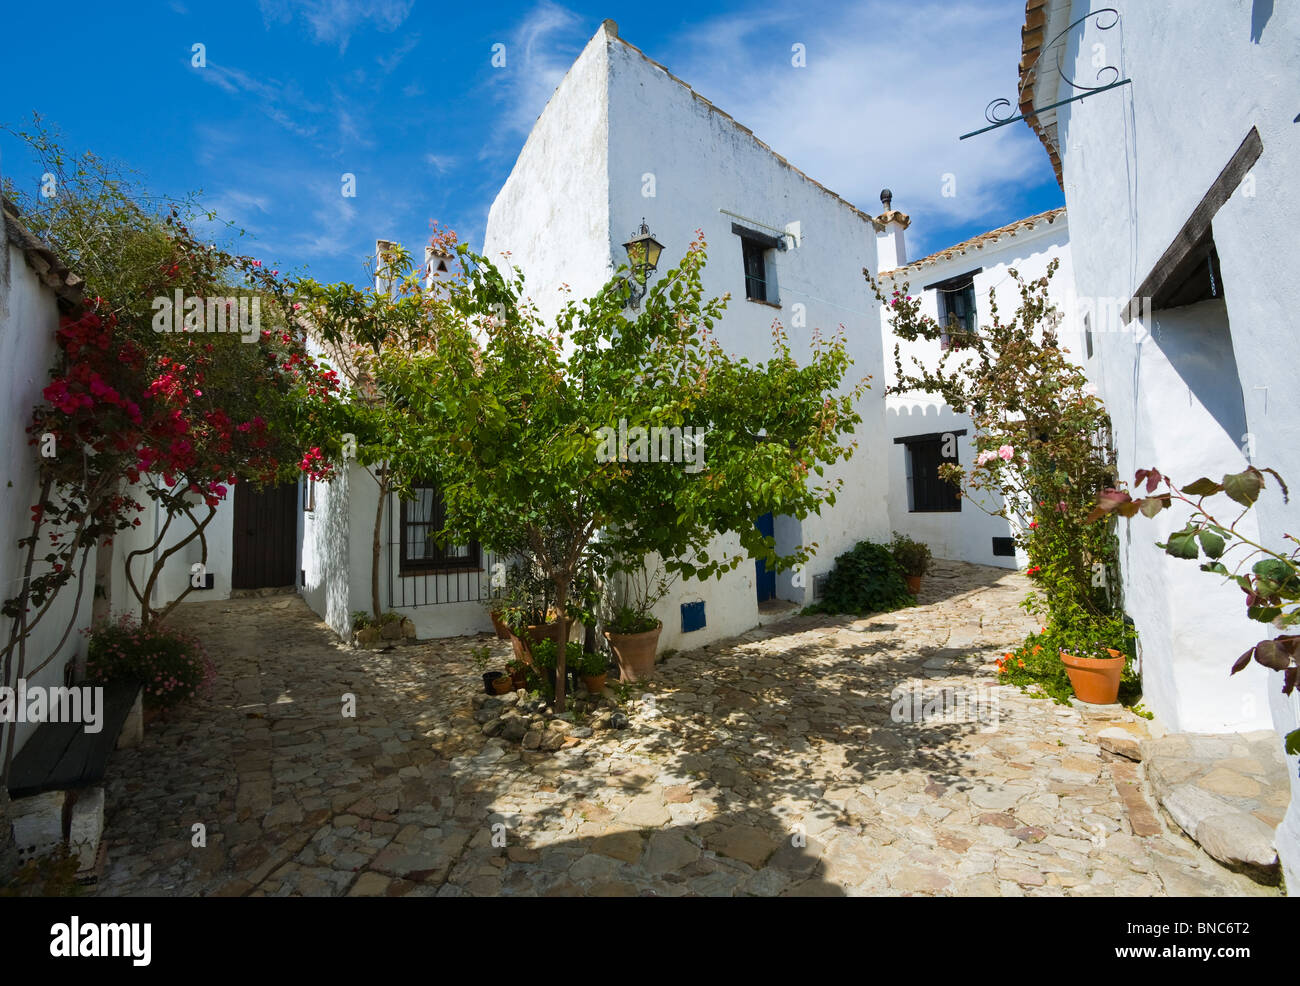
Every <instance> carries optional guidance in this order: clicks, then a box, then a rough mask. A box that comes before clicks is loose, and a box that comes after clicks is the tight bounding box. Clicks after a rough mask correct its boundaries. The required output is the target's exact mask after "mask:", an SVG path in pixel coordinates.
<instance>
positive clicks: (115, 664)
mask: <svg viewBox="0 0 1300 986" xmlns="http://www.w3.org/2000/svg"><path fill="white" fill-rule="evenodd" d="M84 632H85V633H86V635H87V636H88V637H89V644H88V652H89V653H88V657H87V660H86V675H87V677H88V678H89V679H90V680H91V681H93V682H96V683H98V684H104V685H107V684H110V683H112V682H117V681H132V682H137V683H138V684H140V685H141V686H142V687H143V688H144V703H145V705H146V706H147V707H149V708H155V709H170V708H173V707H175V706H177V705H180V704H181V703H182V702H188V701H189V700H190V699H192V698H197V697H199V696H205V695H207V694H209V692H210V691H211V688H212V683H213V682H214V681H215V680H216V676H217V675H216V668H215V667H214V666H213V664H212V661H211V659H210V658H209V657H208V655H207V652H206V651H204V649H203V645H202V644H201V643H199V641H198V640H197V639H196V638H194V637H191V636H190V635H189V634H186V633H183V632H182V631H180V630H175V629H173V628H171V627H168V626H165V625H163V624H159V623H154V624H151V625H147V626H144V625H141V624H140V622H139V621H138V620H136V619H134V618H133V617H132V616H130V615H129V614H125V615H123V616H121V617H119V618H118V619H117V620H114V621H113V622H106V623H99V624H96V625H95V626H93V627H91V628H90V629H88V630H86V631H84Z"/></svg>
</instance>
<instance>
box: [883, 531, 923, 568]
mask: <svg viewBox="0 0 1300 986" xmlns="http://www.w3.org/2000/svg"><path fill="white" fill-rule="evenodd" d="M889 553H890V554H891V555H893V556H894V561H896V562H898V566H899V568H901V569H902V570H903V574H904V575H912V576H917V577H919V576H922V575H924V574H925V573H926V572H927V571H929V570H930V558H931V555H930V546H929V545H928V544H926V543H925V542H924V541H917V540H915V539H913V538H910V537H908V536H907V535H906V534H899V533H898V531H894V539H893V540H892V541H890V542H889Z"/></svg>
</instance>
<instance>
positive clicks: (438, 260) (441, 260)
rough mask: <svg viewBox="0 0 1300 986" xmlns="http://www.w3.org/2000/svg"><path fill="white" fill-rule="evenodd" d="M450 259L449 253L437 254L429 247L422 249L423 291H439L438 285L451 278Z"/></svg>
mask: <svg viewBox="0 0 1300 986" xmlns="http://www.w3.org/2000/svg"><path fill="white" fill-rule="evenodd" d="M451 264H452V257H451V254H449V253H439V252H438V251H437V250H435V249H434V248H433V247H431V246H426V247H425V248H424V289H425V290H426V291H436V290H439V287H438V286H439V285H441V284H442V283H443V282H445V281H446V280H447V279H448V278H450V277H451Z"/></svg>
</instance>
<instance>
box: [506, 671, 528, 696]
mask: <svg viewBox="0 0 1300 986" xmlns="http://www.w3.org/2000/svg"><path fill="white" fill-rule="evenodd" d="M510 686H511V689H512V690H513V691H516V692H517V691H519V689H521V688H527V687H528V672H526V671H525V670H524V669H523V668H520V669H519V670H518V671H511V672H510Z"/></svg>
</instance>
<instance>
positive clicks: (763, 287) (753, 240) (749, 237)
mask: <svg viewBox="0 0 1300 986" xmlns="http://www.w3.org/2000/svg"><path fill="white" fill-rule="evenodd" d="M731 231H732V232H733V233H734V234H735V235H737V236H739V237H740V258H741V266H742V269H743V270H744V272H745V300H746V301H756V302H759V303H761V304H765V305H776V306H777V307H780V302H778V301H777V299H776V298H773V297H770V294H771V291H770V287H771V283H772V279H771V277H769V276H768V272H769V265H768V259H767V254H768V251H769V250H776V249H778V247H779V245H780V241H779V240H778V239H777V238H776V237H775V236H769V235H768V234H767V233H760V232H759V231H758V230H756V229H749V228H748V227H745V226H741V225H739V224H738V223H732V224H731ZM755 268H756V269H755Z"/></svg>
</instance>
